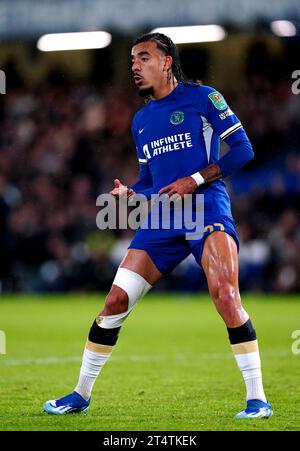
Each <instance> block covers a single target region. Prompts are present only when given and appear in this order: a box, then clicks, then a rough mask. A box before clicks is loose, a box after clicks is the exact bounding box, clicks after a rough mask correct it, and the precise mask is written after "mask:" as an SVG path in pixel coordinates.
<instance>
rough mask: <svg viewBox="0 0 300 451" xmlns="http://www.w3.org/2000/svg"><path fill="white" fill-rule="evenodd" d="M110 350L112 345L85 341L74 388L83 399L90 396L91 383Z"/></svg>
mask: <svg viewBox="0 0 300 451" xmlns="http://www.w3.org/2000/svg"><path fill="white" fill-rule="evenodd" d="M112 350H113V346H105V345H99V344H96V343H92V342H90V341H87V344H86V346H85V349H84V352H83V357H82V365H81V368H80V374H79V379H78V383H77V385H76V387H75V389H74V391H76V392H77V393H79V394H80V395H81V396H82V397H83V398H84V399H86V400H88V399H89V397H90V396H91V392H92V389H93V385H94V383H95V381H96V379H97V377H98V375H99V373H100V371H101V370H102V368H103V366H104V364H105V363H106V362H107V360H108V358H109V357H110V355H111V353H112Z"/></svg>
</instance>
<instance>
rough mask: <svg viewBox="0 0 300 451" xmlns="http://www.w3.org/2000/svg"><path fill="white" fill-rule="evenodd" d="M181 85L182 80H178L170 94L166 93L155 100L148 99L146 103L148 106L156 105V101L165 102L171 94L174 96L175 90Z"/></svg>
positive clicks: (170, 97)
mask: <svg viewBox="0 0 300 451" xmlns="http://www.w3.org/2000/svg"><path fill="white" fill-rule="evenodd" d="M181 86H182V82H181V81H180V82H179V83H178V85H177V86H176V88H174V89H173V91H171V92H170V94H168V95H167V96H165V97H162V98H161V99H156V100H150V102H149V103H148V105H149V106H150V105H151V106H152V105H153V106H154V105H157V104H158V103H162V102H166V101H168V100H171V99H172V97H173V96H175V94H176V92H177V91H178V90H179V88H180V87H181Z"/></svg>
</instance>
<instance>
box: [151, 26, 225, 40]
mask: <svg viewBox="0 0 300 451" xmlns="http://www.w3.org/2000/svg"><path fill="white" fill-rule="evenodd" d="M151 33H163V34H165V35H167V36H169V38H171V39H172V41H173V42H174V43H175V44H189V43H191V42H212V41H222V39H224V38H225V37H226V31H225V29H224V28H223V27H221V26H220V25H192V26H187V27H162V28H155V29H154V30H152V31H151Z"/></svg>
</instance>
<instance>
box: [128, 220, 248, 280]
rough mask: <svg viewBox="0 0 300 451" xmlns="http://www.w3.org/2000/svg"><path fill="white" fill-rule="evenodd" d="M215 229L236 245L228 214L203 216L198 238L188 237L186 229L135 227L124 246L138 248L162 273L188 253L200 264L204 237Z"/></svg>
mask: <svg viewBox="0 0 300 451" xmlns="http://www.w3.org/2000/svg"><path fill="white" fill-rule="evenodd" d="M215 231H222V232H225V233H228V235H230V236H232V237H233V238H234V240H235V242H236V244H237V248H238V249H239V239H238V235H237V231H236V228H235V223H234V220H233V218H232V217H231V216H218V217H213V216H205V218H204V229H203V234H202V236H200V237H199V239H196V240H195V239H192V240H190V239H189V238H188V236H187V235H186V233H187V230H186V229H184V228H183V229H180V230H178V229H169V230H167V229H143V228H140V229H138V230H137V232H136V234H135V236H134V238H133V240H132V242H131V243H130V246H129V247H128V249H141V250H144V251H146V252H147V253H148V255H149V257H150V258H151V260H152V261H153V263H154V264H155V266H156V267H157V269H158V270H159V271H160V272H161V273H162V274H168V273H170V272H171V271H173V269H174V268H175V267H176V266H177V265H178V264H179V263H180V262H182V261H183V260H184V259H185V258H186V257H187V256H188V255H189V254H191V253H192V254H193V256H194V258H195V260H196V262H197V263H198V264H199V265H200V266H201V257H202V252H203V248H204V242H205V239H206V237H207V236H208V235H209V234H210V233H212V232H215Z"/></svg>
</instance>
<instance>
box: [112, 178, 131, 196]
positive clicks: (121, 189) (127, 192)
mask: <svg viewBox="0 0 300 451" xmlns="http://www.w3.org/2000/svg"><path fill="white" fill-rule="evenodd" d="M109 194H112V195H113V196H115V197H122V198H124V197H125V198H126V197H127V198H128V197H130V196H132V195H133V194H134V191H133V189H131V188H128V187H127V186H126V185H123V184H122V183H121V182H120V180H119V179H115V180H114V189H113V190H111V191H110V193H109Z"/></svg>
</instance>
